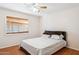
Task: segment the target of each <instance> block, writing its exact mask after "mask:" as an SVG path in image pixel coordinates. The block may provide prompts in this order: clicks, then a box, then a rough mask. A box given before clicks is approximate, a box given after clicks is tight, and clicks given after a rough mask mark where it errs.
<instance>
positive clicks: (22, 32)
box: [6, 31, 29, 34]
mask: <svg viewBox="0 0 79 59" xmlns="http://www.w3.org/2000/svg"><path fill="white" fill-rule="evenodd" d="M28 32H29V31H22V32H8V33H6V34H18V33H28Z"/></svg>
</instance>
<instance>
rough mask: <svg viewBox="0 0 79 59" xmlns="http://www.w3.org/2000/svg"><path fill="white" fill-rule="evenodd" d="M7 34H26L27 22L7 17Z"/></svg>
mask: <svg viewBox="0 0 79 59" xmlns="http://www.w3.org/2000/svg"><path fill="white" fill-rule="evenodd" d="M6 18H7V34H12V33H27V32H28V20H27V19H23V18H18V17H12V16H7V17H6Z"/></svg>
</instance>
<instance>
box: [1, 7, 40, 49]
mask: <svg viewBox="0 0 79 59" xmlns="http://www.w3.org/2000/svg"><path fill="white" fill-rule="evenodd" d="M6 16H14V17H20V18H25V19H28V20H29V27H28V29H29V33H20V34H18V33H17V34H6V31H5V30H6ZM40 33H41V32H40V17H39V16H34V15H29V14H24V13H20V12H16V11H12V10H8V9H4V8H0V48H5V47H10V46H14V45H18V44H19V43H20V41H21V40H23V39H28V38H34V37H39V36H40Z"/></svg>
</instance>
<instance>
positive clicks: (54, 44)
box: [21, 37, 66, 55]
mask: <svg viewBox="0 0 79 59" xmlns="http://www.w3.org/2000/svg"><path fill="white" fill-rule="evenodd" d="M65 46H66V42H65V41H64V40H56V39H51V38H44V37H40V38H33V39H26V40H23V41H22V42H21V47H23V48H24V49H25V50H27V51H28V52H29V53H30V54H32V55H49V54H53V53H55V52H56V51H58V50H59V49H61V48H62V47H65Z"/></svg>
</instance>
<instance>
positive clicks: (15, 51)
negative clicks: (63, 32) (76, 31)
mask: <svg viewBox="0 0 79 59" xmlns="http://www.w3.org/2000/svg"><path fill="white" fill-rule="evenodd" d="M0 55H29V54H28V53H24V51H23V50H21V49H20V48H19V46H13V47H8V48H4V49H0ZM53 55H79V51H76V50H73V49H69V48H62V49H61V50H59V51H57V52H56V53H54V54H53Z"/></svg>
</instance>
